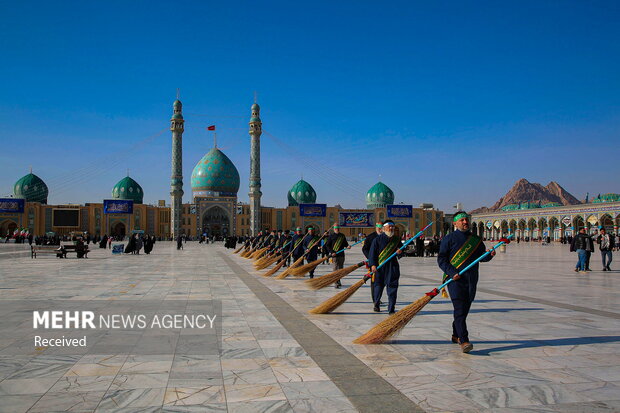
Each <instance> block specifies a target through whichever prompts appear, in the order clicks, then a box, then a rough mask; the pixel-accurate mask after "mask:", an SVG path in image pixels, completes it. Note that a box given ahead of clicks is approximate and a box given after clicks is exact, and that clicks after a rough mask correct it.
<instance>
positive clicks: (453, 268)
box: [437, 211, 495, 353]
mask: <svg viewBox="0 0 620 413" xmlns="http://www.w3.org/2000/svg"><path fill="white" fill-rule="evenodd" d="M453 224H454V226H455V228H456V230H455V231H453V232H451V233H449V234H448V235H446V236H445V237H444V238H443V239H442V240H441V244H440V246H439V254H437V264H438V265H439V268H441V270H442V271H443V272H444V274H445V278H444V279H446V278H447V277H452V279H453V280H454V282H451V283H450V284H448V291H449V292H450V300H451V301H452V307H453V309H454V313H453V318H454V320H453V321H452V342H453V343H458V344H459V345H460V346H461V351H463V353H469V352H470V351H471V350H472V349H473V348H474V346H473V345H472V344H471V342H470V341H469V332H468V331H467V315H468V314H469V310H470V308H471V305H472V303H473V302H474V298H476V288H477V285H478V278H479V273H478V267H479V264H476V265H474V266H472V267H471V268H470V269H468V270H467V271H465V272H463V273H461V272H460V270H459V269H460V268H465V267H466V266H467V265H469V264H470V263H471V262H473V261H474V260H476V259H478V258H479V257H480V256H482V255H483V254H484V253H485V252H486V248H485V246H484V243H483V242H482V239H480V237H479V236H477V235H474V234H473V233H472V232H471V231H470V224H469V215H468V214H467V212H465V211H458V212H457V213H455V214H454V219H453ZM494 256H495V250H493V251H492V252H491V253H490V254H489V255H487V256H486V257H484V258H483V259H481V260H480V262H488V261H490V260H491V259H493V257H494Z"/></svg>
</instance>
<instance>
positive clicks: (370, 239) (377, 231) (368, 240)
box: [362, 221, 383, 305]
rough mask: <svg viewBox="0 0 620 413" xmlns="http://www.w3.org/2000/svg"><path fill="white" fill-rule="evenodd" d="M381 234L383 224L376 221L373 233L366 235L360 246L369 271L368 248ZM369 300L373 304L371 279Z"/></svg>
mask: <svg viewBox="0 0 620 413" xmlns="http://www.w3.org/2000/svg"><path fill="white" fill-rule="evenodd" d="M382 233H383V222H381V221H377V223H376V224H375V231H374V232H372V233H370V234H368V236H367V237H366V239H364V244H363V245H362V253H363V254H364V257H366V267H367V268H368V269H370V266H369V265H368V256H369V255H370V247H371V246H372V242H373V241H374V240H375V238H377V237H378V236H379V235H381V234H382ZM370 298H372V302H373V303H374V302H375V282H374V281H373V280H372V278H371V279H370ZM379 305H381V301H379Z"/></svg>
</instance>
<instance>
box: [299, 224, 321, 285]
mask: <svg viewBox="0 0 620 413" xmlns="http://www.w3.org/2000/svg"><path fill="white" fill-rule="evenodd" d="M319 246H320V237H319V236H318V235H316V232H315V231H314V228H313V227H308V234H307V236H306V237H305V239H304V242H303V250H304V251H303V252H305V253H306V262H307V263H311V262H312V261H316V260H317V258H318V253H319ZM310 278H314V268H313V269H312V270H311V271H310Z"/></svg>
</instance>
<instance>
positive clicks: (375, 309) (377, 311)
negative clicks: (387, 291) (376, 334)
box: [373, 304, 381, 313]
mask: <svg viewBox="0 0 620 413" xmlns="http://www.w3.org/2000/svg"><path fill="white" fill-rule="evenodd" d="M373 311H374V312H375V313H380V312H381V309H380V308H379V306H378V305H376V304H375V308H373Z"/></svg>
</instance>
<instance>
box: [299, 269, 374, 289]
mask: <svg viewBox="0 0 620 413" xmlns="http://www.w3.org/2000/svg"><path fill="white" fill-rule="evenodd" d="M362 265H364V263H360V264H355V265H351V266H349V267H346V268H341V269H339V270H336V271H333V272H330V273H329V274H325V275H323V276H321V277H318V278H312V279H310V280H306V284H308V286H309V287H310V288H312V289H313V290H320V289H321V288H325V287H327V286H330V285H332V284H333V283H335V282H336V281H338V280H340V279H341V278H344V277H345V276H347V275H349V274H351V273H352V272H353V271H355V270H357V269H358V268H359V267H361V266H362Z"/></svg>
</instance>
